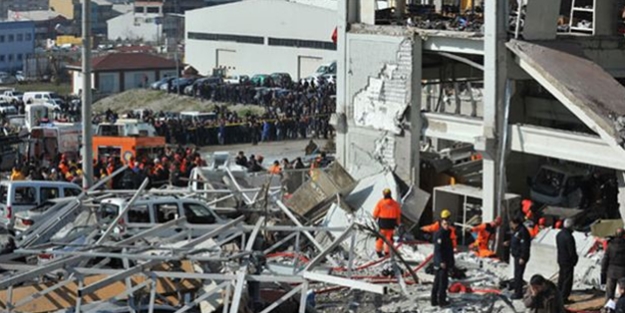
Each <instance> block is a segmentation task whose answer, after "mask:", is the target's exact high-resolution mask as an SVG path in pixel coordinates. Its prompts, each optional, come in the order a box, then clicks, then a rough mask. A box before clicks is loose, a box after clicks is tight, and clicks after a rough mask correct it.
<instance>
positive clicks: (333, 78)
mask: <svg viewBox="0 0 625 313" xmlns="http://www.w3.org/2000/svg"><path fill="white" fill-rule="evenodd" d="M321 77H322V78H323V80H324V81H326V82H328V83H331V84H336V74H325V75H323V76H321Z"/></svg>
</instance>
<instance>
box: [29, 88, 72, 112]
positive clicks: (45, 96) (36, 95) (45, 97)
mask: <svg viewBox="0 0 625 313" xmlns="http://www.w3.org/2000/svg"><path fill="white" fill-rule="evenodd" d="M23 101H24V103H26V104H27V105H28V104H43V105H45V106H47V107H48V109H50V110H61V109H62V108H63V107H64V106H65V102H64V101H63V100H62V99H61V96H59V95H58V94H57V93H56V92H51V91H33V92H25V93H24V96H23Z"/></svg>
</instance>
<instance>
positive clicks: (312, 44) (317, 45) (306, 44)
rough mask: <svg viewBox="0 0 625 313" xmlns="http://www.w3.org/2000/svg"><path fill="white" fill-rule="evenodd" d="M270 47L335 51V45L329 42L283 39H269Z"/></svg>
mask: <svg viewBox="0 0 625 313" xmlns="http://www.w3.org/2000/svg"><path fill="white" fill-rule="evenodd" d="M269 45H270V46H280V47H296V48H309V49H320V50H336V44H335V43H333V42H329V41H318V40H303V39H285V38H271V37H269Z"/></svg>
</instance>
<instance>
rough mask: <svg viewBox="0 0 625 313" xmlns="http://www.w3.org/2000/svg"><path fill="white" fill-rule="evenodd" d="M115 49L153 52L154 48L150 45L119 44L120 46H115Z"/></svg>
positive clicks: (128, 51) (127, 51)
mask: <svg viewBox="0 0 625 313" xmlns="http://www.w3.org/2000/svg"><path fill="white" fill-rule="evenodd" d="M115 50H117V51H119V52H124V53H130V52H135V53H137V52H140V53H153V52H155V49H154V47H152V46H121V47H117V48H115Z"/></svg>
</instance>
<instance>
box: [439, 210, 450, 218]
mask: <svg viewBox="0 0 625 313" xmlns="http://www.w3.org/2000/svg"><path fill="white" fill-rule="evenodd" d="M450 217H451V212H449V210H447V209H444V210H443V211H442V212H441V218H444V219H447V218H450Z"/></svg>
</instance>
